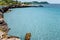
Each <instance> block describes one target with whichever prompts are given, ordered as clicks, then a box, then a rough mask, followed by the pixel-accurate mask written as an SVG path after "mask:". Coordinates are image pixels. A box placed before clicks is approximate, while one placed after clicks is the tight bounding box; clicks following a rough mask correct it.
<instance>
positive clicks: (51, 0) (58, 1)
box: [18, 0, 60, 4]
mask: <svg viewBox="0 0 60 40" xmlns="http://www.w3.org/2000/svg"><path fill="white" fill-rule="evenodd" d="M18 1H47V2H49V3H59V4H60V0H18Z"/></svg>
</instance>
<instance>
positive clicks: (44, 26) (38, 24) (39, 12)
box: [4, 7, 60, 40]
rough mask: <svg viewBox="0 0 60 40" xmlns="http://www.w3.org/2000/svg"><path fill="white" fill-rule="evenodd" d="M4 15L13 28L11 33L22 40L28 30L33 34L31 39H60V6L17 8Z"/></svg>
mask: <svg viewBox="0 0 60 40" xmlns="http://www.w3.org/2000/svg"><path fill="white" fill-rule="evenodd" d="M4 17H5V21H6V22H7V23H8V26H9V28H11V30H10V31H9V35H15V36H19V37H20V38H21V40H24V37H25V34H26V33H27V32H30V33H31V34H32V36H31V40H60V8H54V7H51V8H49V7H46V8H44V7H43V8H41V7H37V8H35V7H33V8H32V7H31V8H15V9H12V11H11V12H9V13H6V14H4Z"/></svg>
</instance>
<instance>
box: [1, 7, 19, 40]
mask: <svg viewBox="0 0 60 40" xmlns="http://www.w3.org/2000/svg"><path fill="white" fill-rule="evenodd" d="M8 10H9V7H3V8H1V9H0V34H1V35H0V39H1V40H14V39H16V40H20V38H19V37H17V36H7V35H8V32H9V30H10V28H8V24H7V23H6V22H5V20H4V15H3V14H4V13H5V12H7V11H8Z"/></svg>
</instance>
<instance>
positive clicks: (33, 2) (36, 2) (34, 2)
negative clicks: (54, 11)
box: [23, 1, 49, 4]
mask: <svg viewBox="0 0 60 40" xmlns="http://www.w3.org/2000/svg"><path fill="white" fill-rule="evenodd" d="M23 3H24V4H49V3H48V2H46V1H44V2H38V1H32V2H23Z"/></svg>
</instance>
